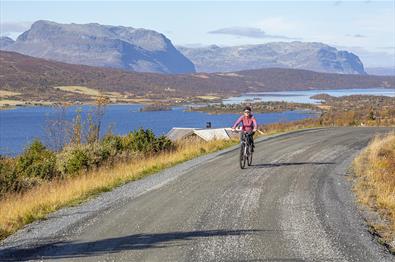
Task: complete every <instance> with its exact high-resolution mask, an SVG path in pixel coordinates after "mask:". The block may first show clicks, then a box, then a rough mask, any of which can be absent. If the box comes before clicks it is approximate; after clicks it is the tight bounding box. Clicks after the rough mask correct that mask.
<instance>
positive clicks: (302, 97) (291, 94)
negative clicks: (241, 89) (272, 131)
mask: <svg viewBox="0 0 395 262" xmlns="http://www.w3.org/2000/svg"><path fill="white" fill-rule="evenodd" d="M323 93H325V94H328V95H331V96H336V97H339V96H348V95H357V94H358V95H382V96H392V97H394V96H395V89H385V88H369V89H338V90H319V89H316V90H304V91H282V92H257V93H247V94H245V95H242V96H236V97H231V98H229V99H225V100H224V104H235V103H241V102H244V101H246V100H252V101H255V102H259V101H286V102H294V103H320V101H318V100H314V99H311V98H310V97H311V96H313V95H316V94H323Z"/></svg>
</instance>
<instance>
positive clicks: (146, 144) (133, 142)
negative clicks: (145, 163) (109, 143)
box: [122, 128, 173, 153]
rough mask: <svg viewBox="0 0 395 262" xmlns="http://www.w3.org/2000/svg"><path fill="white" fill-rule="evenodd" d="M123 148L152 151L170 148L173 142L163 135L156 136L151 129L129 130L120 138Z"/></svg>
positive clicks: (141, 151) (133, 150) (140, 151)
mask: <svg viewBox="0 0 395 262" xmlns="http://www.w3.org/2000/svg"><path fill="white" fill-rule="evenodd" d="M122 145H123V148H124V149H126V150H129V151H131V152H139V153H152V152H160V151H162V150H166V149H170V148H171V147H172V146H173V144H172V142H171V141H170V140H169V139H167V138H166V137H164V136H160V137H156V136H155V134H154V133H153V132H152V130H151V129H146V130H144V129H142V128H140V129H138V130H136V131H133V132H130V133H129V134H128V135H126V136H125V137H124V138H123V140H122Z"/></svg>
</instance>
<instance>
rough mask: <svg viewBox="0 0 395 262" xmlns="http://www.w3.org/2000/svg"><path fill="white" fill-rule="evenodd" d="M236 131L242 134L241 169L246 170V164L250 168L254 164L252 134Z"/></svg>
mask: <svg viewBox="0 0 395 262" xmlns="http://www.w3.org/2000/svg"><path fill="white" fill-rule="evenodd" d="M235 131H236V132H241V133H242V134H241V137H240V168H241V169H244V168H245V165H246V163H247V165H248V166H251V164H252V156H253V153H254V152H253V150H252V144H251V141H252V138H250V137H249V136H252V134H251V133H247V132H244V131H240V130H235Z"/></svg>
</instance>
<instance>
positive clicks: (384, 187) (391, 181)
mask: <svg viewBox="0 0 395 262" xmlns="http://www.w3.org/2000/svg"><path fill="white" fill-rule="evenodd" d="M353 167H354V172H355V175H356V177H357V179H356V183H355V186H354V191H355V193H356V195H357V197H358V200H359V202H360V203H362V204H363V205H365V206H368V207H369V208H370V209H372V210H374V211H376V212H378V213H379V215H380V217H381V218H383V220H381V221H377V220H376V221H373V220H371V221H368V222H369V224H370V226H371V227H372V230H373V231H374V232H375V233H378V234H379V236H380V237H381V239H382V240H383V241H384V242H386V243H390V242H391V241H395V133H390V134H389V135H387V136H385V137H376V138H375V139H373V140H372V142H371V143H370V144H369V146H368V147H367V148H366V149H365V150H364V151H363V152H362V153H361V154H360V155H359V156H358V157H357V158H356V159H355V160H354V163H353ZM390 249H391V247H390ZM392 252H394V253H395V246H394V247H392Z"/></svg>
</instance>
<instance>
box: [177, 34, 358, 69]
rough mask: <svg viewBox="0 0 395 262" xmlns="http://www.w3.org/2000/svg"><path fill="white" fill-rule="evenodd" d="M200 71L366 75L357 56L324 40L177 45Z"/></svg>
mask: <svg viewBox="0 0 395 262" xmlns="http://www.w3.org/2000/svg"><path fill="white" fill-rule="evenodd" d="M177 48H178V49H179V50H180V51H181V52H182V53H183V54H184V55H185V56H186V57H188V58H189V59H190V60H191V61H192V62H193V63H194V64H195V67H196V70H197V71H198V72H231V71H240V70H250V69H262V68H273V67H274V68H292V69H306V70H312V71H317V72H325V73H339V74H361V75H364V74H366V72H365V70H364V67H363V64H362V62H361V60H360V59H359V58H358V56H356V55H354V54H353V53H350V52H347V51H341V50H337V49H336V48H334V47H331V46H329V45H325V44H322V43H305V42H299V41H295V42H273V43H267V44H260V45H243V46H231V47H219V46H216V45H212V46H208V47H200V48H186V47H177Z"/></svg>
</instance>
